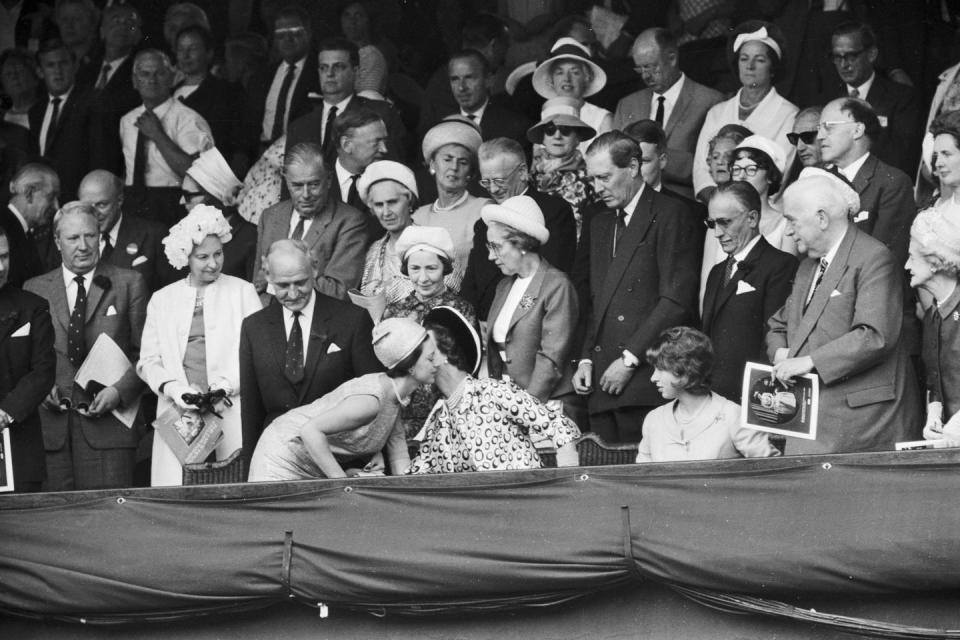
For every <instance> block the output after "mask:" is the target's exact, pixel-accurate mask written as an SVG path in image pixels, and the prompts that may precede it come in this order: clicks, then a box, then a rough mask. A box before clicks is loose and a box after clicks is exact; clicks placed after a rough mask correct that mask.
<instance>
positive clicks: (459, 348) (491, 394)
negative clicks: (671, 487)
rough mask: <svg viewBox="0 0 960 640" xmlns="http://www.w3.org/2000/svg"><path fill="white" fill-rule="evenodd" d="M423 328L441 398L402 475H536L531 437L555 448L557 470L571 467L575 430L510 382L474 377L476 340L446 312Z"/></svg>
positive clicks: (552, 408) (453, 314) (456, 316)
mask: <svg viewBox="0 0 960 640" xmlns="http://www.w3.org/2000/svg"><path fill="white" fill-rule="evenodd" d="M424 325H425V326H426V327H427V329H428V330H429V332H430V335H431V337H433V339H434V341H435V343H436V345H437V351H438V353H437V361H436V364H437V374H436V384H437V387H439V389H440V391H441V392H442V394H443V398H444V399H443V401H442V402H438V403H437V404H436V406H435V407H434V408H433V411H431V412H430V415H429V416H428V417H427V420H426V422H425V423H424V425H423V430H422V431H421V433H420V434H419V435H418V437H417V438H416V439H417V440H420V450H419V453H418V454H417V455H416V457H415V458H414V459H413V461H412V462H411V463H410V471H409V473H457V472H463V471H498V470H507V469H538V468H540V467H541V466H542V463H541V461H540V456H539V454H538V453H537V449H536V447H535V446H534V444H533V440H532V436H537V437H538V439H543V440H547V441H549V442H550V443H551V444H553V445H554V446H555V447H556V448H557V466H561V467H563V466H573V465H576V464H578V462H579V460H578V459H577V449H576V441H577V438H579V437H580V430H579V429H578V428H577V425H576V424H575V423H574V422H573V421H572V420H570V418H568V417H567V416H565V415H564V413H563V411H561V410H560V409H559V408H558V407H556V406H554V405H553V403H551V404H549V405H548V404H544V403H542V402H540V401H539V400H537V399H536V398H535V397H534V396H533V395H531V394H529V393H527V392H526V391H524V390H523V389H521V388H520V387H518V386H517V385H516V384H515V383H514V382H511V381H508V380H498V379H496V378H485V379H483V380H478V379H477V378H475V377H474V376H475V375H476V373H477V369H479V368H480V336H479V335H477V332H476V330H475V329H474V327H473V325H472V323H471V322H469V321H468V320H467V319H466V318H465V317H463V315H462V314H460V313H458V312H457V311H456V310H455V309H451V308H450V307H437V308H436V309H434V310H432V311H431V312H430V313H428V314H427V317H426V318H425V319H424Z"/></svg>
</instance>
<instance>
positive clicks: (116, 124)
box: [82, 3, 143, 175]
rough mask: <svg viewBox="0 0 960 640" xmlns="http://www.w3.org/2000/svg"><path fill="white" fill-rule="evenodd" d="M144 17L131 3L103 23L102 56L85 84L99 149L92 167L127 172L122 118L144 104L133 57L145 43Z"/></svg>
mask: <svg viewBox="0 0 960 640" xmlns="http://www.w3.org/2000/svg"><path fill="white" fill-rule="evenodd" d="M141 26H142V21H141V18H140V13H139V12H138V10H137V9H136V8H135V7H133V6H132V5H131V4H130V3H126V4H119V3H114V4H112V5H110V6H109V7H107V8H106V9H104V10H103V18H102V20H101V22H100V38H101V40H102V43H103V47H102V55H100V56H99V57H98V59H97V61H96V71H95V73H94V74H92V76H91V77H89V78H88V79H84V81H83V82H82V84H83V85H84V86H88V87H90V88H92V89H93V90H94V100H93V113H94V117H93V126H94V127H95V128H96V135H95V136H94V138H95V142H96V147H94V148H93V149H92V150H91V155H92V156H93V161H92V163H91V165H90V166H91V167H94V168H97V169H106V170H108V171H111V172H113V173H116V174H118V175H119V174H120V173H122V172H123V148H122V146H121V143H120V118H122V117H123V114H125V113H127V112H128V111H130V110H131V109H134V108H136V106H137V105H139V104H140V94H139V93H138V92H137V90H136V89H134V88H133V54H134V51H135V50H136V48H137V47H138V46H139V45H140V41H141V40H143V32H142V31H141Z"/></svg>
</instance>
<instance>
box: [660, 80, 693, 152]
mask: <svg viewBox="0 0 960 640" xmlns="http://www.w3.org/2000/svg"><path fill="white" fill-rule="evenodd" d="M688 82H689V80H688V79H684V81H683V87H682V88H681V89H680V94H679V95H678V96H677V104H675V105H673V111H671V112H670V118H669V119H668V120H667V122H666V123H665V126H664V133H666V134H667V138H669V137H670V134H671V133H673V130H674V129H676V127H677V123H678V122H683V121H684V119H685V117H686V116H685V115H684V112H685V111H686V110H687V107H689V106H690V91H689V86H688V85H687V83H688Z"/></svg>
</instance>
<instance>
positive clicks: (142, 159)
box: [133, 131, 148, 188]
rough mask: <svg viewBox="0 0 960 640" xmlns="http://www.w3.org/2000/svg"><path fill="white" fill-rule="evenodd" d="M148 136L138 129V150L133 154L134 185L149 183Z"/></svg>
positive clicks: (143, 185) (141, 185) (140, 186)
mask: <svg viewBox="0 0 960 640" xmlns="http://www.w3.org/2000/svg"><path fill="white" fill-rule="evenodd" d="M147 140H148V138H147V136H145V135H144V134H143V132H142V131H137V151H136V153H135V154H134V156H133V186H134V187H139V188H143V187H145V186H146V184H147Z"/></svg>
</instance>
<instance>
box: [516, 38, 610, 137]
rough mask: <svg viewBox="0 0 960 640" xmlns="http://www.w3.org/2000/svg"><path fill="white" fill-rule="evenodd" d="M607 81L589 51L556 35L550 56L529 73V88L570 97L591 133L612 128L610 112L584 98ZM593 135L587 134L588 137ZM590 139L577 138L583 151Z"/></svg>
mask: <svg viewBox="0 0 960 640" xmlns="http://www.w3.org/2000/svg"><path fill="white" fill-rule="evenodd" d="M606 84H607V74H606V73H605V72H604V71H603V69H601V68H600V66H599V65H598V64H597V63H596V62H594V61H593V59H592V58H591V57H590V50H589V49H588V48H587V47H586V46H584V45H582V44H580V43H579V42H577V41H576V40H574V39H573V38H568V37H564V38H560V39H558V40H557V41H556V42H555V43H554V44H553V47H551V49H550V57H549V58H547V59H546V60H544V61H543V62H542V63H540V64H539V65H537V68H536V70H534V72H533V88H534V90H535V91H536V92H537V93H539V94H540V95H541V96H543V97H544V98H547V99H548V100H549V99H550V98H557V97H563V98H571V99H573V100H576V101H577V103H578V106H579V107H580V114H579V117H580V119H581V120H583V121H584V122H585V123H586V124H587V126H588V127H590V128H591V129H593V131H594V135H598V134H601V133H605V132H607V131H610V130H611V129H612V128H613V114H612V113H611V112H610V111H608V110H607V109H604V108H602V107H598V106H597V105H595V104H591V103H589V102H586V101H585V100H584V98H587V97H589V96H592V95H593V94H595V93H599V92H600V90H601V89H603V87H604V85H606ZM592 137H593V136H590V138H592ZM590 138H586V139H584V140H581V141H580V151H581V152H584V151H586V149H587V145H588V144H589V142H590Z"/></svg>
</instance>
